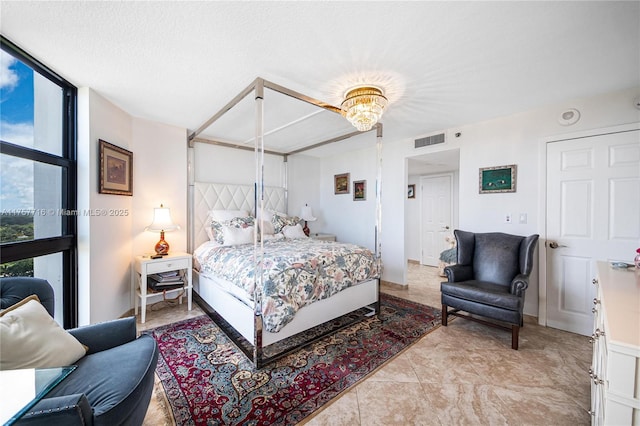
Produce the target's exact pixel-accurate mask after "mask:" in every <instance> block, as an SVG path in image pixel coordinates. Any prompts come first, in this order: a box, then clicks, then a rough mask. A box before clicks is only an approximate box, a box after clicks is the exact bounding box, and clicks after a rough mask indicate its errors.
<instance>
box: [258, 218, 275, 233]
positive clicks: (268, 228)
mask: <svg viewBox="0 0 640 426" xmlns="http://www.w3.org/2000/svg"><path fill="white" fill-rule="evenodd" d="M259 223H260V229H261V230H262V234H263V235H265V236H267V235H273V234H275V233H276V231H275V229H274V227H273V223H271V219H269V220H266V219H263V220H261V221H260V222H259Z"/></svg>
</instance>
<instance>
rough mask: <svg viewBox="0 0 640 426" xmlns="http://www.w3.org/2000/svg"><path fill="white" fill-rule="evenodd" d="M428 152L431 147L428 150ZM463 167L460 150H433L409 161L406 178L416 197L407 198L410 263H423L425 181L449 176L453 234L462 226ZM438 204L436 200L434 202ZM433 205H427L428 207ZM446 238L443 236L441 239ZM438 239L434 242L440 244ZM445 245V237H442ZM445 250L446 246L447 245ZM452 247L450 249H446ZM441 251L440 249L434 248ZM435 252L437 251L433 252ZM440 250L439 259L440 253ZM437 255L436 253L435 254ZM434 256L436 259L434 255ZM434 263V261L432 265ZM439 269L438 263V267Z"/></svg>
mask: <svg viewBox="0 0 640 426" xmlns="http://www.w3.org/2000/svg"><path fill="white" fill-rule="evenodd" d="M425 149H428V148H425ZM459 165H460V150H459V149H451V150H445V151H442V150H440V151H433V152H428V153H424V154H421V155H418V156H414V157H409V158H408V159H407V162H406V170H405V172H406V176H407V182H408V184H409V185H414V188H415V192H414V194H415V197H414V198H409V195H407V198H406V199H405V222H404V223H405V256H406V258H407V260H408V261H409V262H414V263H422V264H424V263H423V256H422V252H423V247H422V246H423V243H422V240H423V229H424V228H425V217H424V215H423V210H424V209H425V207H424V201H425V200H424V199H423V198H424V195H423V191H422V189H421V181H422V179H423V178H427V179H428V178H429V177H436V176H443V175H449V176H450V178H451V184H450V199H451V209H450V212H451V213H450V214H451V223H449V227H450V230H449V232H450V233H451V234H452V233H453V229H454V228H455V227H456V226H457V225H458V169H459ZM433 202H436V201H433ZM428 206H429V204H427V208H428ZM441 237H442V236H441ZM437 239H438V238H436V237H434V240H433V241H434V242H437ZM441 239H442V243H443V244H444V243H445V241H444V237H442V238H441ZM443 247H444V245H443ZM444 248H448V246H446V247H444ZM434 250H436V251H437V249H434ZM432 251H433V250H432ZM441 251H442V250H439V251H437V256H435V257H436V258H437V257H439V255H440V252H441ZM432 255H433V253H432ZM432 257H433V256H432ZM431 263H433V262H432V261H431V262H430V263H428V264H431ZM432 266H437V262H436V263H435V265H432Z"/></svg>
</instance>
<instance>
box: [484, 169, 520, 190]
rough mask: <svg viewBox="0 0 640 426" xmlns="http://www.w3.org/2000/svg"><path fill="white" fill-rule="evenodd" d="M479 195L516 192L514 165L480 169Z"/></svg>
mask: <svg viewBox="0 0 640 426" xmlns="http://www.w3.org/2000/svg"><path fill="white" fill-rule="evenodd" d="M479 189H480V194H487V193H491V192H516V165H515V164H511V165H508V166H498V167H484V168H481V169H480V185H479Z"/></svg>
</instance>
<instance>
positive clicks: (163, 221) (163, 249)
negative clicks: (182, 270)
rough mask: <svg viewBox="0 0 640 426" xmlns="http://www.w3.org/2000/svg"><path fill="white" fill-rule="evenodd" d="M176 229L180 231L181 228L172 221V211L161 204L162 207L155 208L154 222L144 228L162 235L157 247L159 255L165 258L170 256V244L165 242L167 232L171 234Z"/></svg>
mask: <svg viewBox="0 0 640 426" xmlns="http://www.w3.org/2000/svg"><path fill="white" fill-rule="evenodd" d="M176 229H180V226H178V225H176V224H174V223H173V221H172V220H171V211H170V210H169V208H167V207H164V206H163V205H162V204H160V207H154V209H153V222H151V224H150V225H149V226H147V227H146V228H144V230H145V231H150V232H159V233H160V241H158V243H157V244H156V247H155V250H156V254H157V255H159V256H164V255H166V254H169V243H168V242H166V241H165V239H164V233H165V231H166V232H170V231H175V230H176Z"/></svg>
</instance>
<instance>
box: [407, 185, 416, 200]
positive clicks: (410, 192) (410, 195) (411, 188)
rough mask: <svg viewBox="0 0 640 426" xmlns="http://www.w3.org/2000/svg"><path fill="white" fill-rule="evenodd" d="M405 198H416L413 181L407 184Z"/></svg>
mask: <svg viewBox="0 0 640 426" xmlns="http://www.w3.org/2000/svg"><path fill="white" fill-rule="evenodd" d="M407 198H416V185H415V184H414V183H412V184H411V185H408V186H407Z"/></svg>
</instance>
